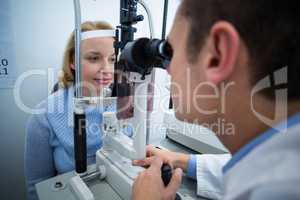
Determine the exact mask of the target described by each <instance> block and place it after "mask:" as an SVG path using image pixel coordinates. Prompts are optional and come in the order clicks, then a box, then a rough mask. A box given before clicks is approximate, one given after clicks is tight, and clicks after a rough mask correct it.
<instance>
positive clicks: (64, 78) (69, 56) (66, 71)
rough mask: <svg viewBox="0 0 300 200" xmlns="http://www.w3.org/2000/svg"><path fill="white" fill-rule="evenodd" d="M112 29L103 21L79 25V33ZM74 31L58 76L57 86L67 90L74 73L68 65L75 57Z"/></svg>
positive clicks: (72, 81)
mask: <svg viewBox="0 0 300 200" xmlns="http://www.w3.org/2000/svg"><path fill="white" fill-rule="evenodd" d="M112 29H113V27H112V26H111V25H110V24H109V23H107V22H104V21H96V22H92V21H87V22H84V23H83V24H81V32H86V31H93V30H112ZM74 35H75V34H74V31H73V33H72V34H71V36H70V38H69V40H68V42H67V46H66V49H65V52H64V57H63V63H62V71H61V74H60V75H59V78H58V79H59V81H58V83H59V86H60V87H63V88H67V87H69V86H72V85H73V83H74V76H75V71H74V70H73V69H71V68H70V65H71V64H72V63H74V57H75V36H74Z"/></svg>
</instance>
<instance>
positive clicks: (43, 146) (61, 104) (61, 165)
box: [25, 88, 115, 200]
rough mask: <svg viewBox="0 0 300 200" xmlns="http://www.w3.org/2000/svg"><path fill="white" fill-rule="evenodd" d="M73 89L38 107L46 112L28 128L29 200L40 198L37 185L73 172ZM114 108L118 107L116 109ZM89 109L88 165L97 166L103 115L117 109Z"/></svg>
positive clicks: (26, 176) (60, 93) (36, 117)
mask: <svg viewBox="0 0 300 200" xmlns="http://www.w3.org/2000/svg"><path fill="white" fill-rule="evenodd" d="M73 94H74V91H73V89H72V88H69V89H61V90H58V91H57V92H56V93H54V94H52V95H50V96H49V97H48V98H47V100H45V101H43V102H42V103H40V104H39V105H38V106H37V108H43V109H45V110H46V112H44V113H42V114H38V115H33V116H31V118H30V120H29V122H28V124H27V129H26V144H25V178H26V183H27V188H28V199H30V200H34V199H37V194H36V191H35V184H36V183H38V182H41V181H43V180H46V179H48V178H50V177H53V176H55V175H57V174H62V173H65V172H68V171H71V170H73V169H74V168H75V166H74V142H73V141H74V139H73ZM114 107H115V106H114ZM114 107H110V108H107V109H106V110H103V108H100V107H96V106H93V107H92V106H90V107H88V108H87V109H86V111H85V114H86V120H87V127H86V133H87V137H86V138H87V163H88V164H92V163H95V153H96V151H97V150H98V149H100V148H101V147H102V136H103V134H102V130H101V123H102V113H103V111H111V110H115V108H114Z"/></svg>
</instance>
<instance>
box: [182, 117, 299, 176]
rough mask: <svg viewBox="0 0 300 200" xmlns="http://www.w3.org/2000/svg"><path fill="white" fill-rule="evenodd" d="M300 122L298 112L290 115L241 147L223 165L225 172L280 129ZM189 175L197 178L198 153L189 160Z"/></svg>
mask: <svg viewBox="0 0 300 200" xmlns="http://www.w3.org/2000/svg"><path fill="white" fill-rule="evenodd" d="M299 123H300V114H296V115H294V116H292V117H290V118H289V119H288V120H287V121H285V122H282V123H280V124H278V125H277V126H275V128H271V129H269V130H268V131H266V132H265V133H263V134H261V135H260V136H258V137H256V138H255V139H253V140H252V141H251V142H249V143H248V144H247V145H245V146H244V147H243V148H241V149H240V150H239V151H238V152H237V153H235V154H234V155H233V157H232V158H231V160H230V161H229V162H228V163H227V164H226V165H225V166H224V167H223V173H226V172H227V171H228V170H229V169H230V168H232V167H233V166H234V165H235V164H237V163H238V162H239V161H240V160H241V159H243V158H244V157H245V156H247V155H248V154H249V153H250V152H251V151H252V150H253V149H255V148H256V147H257V146H258V145H260V144H263V143H264V142H266V141H267V140H269V139H271V138H272V136H274V135H275V134H277V133H279V132H280V130H284V129H285V128H290V127H292V126H294V125H296V124H299ZM187 176H188V177H190V178H192V179H195V180H196V179H197V158H196V155H191V157H190V160H189V162H188V168H187Z"/></svg>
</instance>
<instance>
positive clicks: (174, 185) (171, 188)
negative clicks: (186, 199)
mask: <svg viewBox="0 0 300 200" xmlns="http://www.w3.org/2000/svg"><path fill="white" fill-rule="evenodd" d="M181 179H182V169H180V168H177V169H176V170H174V172H173V176H172V178H171V181H170V183H169V184H168V186H167V188H166V193H167V194H168V195H170V196H172V195H174V194H176V191H177V190H178V188H179V186H180V184H181Z"/></svg>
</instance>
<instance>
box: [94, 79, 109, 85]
mask: <svg viewBox="0 0 300 200" xmlns="http://www.w3.org/2000/svg"><path fill="white" fill-rule="evenodd" d="M94 81H95V82H96V83H97V84H99V85H108V84H110V83H111V82H112V78H102V79H94Z"/></svg>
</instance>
